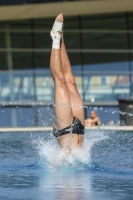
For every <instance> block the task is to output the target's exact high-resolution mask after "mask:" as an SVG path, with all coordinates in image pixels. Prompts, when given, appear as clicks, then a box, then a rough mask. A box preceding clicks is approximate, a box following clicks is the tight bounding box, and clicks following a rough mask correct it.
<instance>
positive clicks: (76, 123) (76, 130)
mask: <svg viewBox="0 0 133 200" xmlns="http://www.w3.org/2000/svg"><path fill="white" fill-rule="evenodd" d="M68 133H73V134H78V135H83V134H84V126H83V125H82V123H81V121H80V120H79V119H77V118H74V119H73V123H72V124H71V125H70V126H68V127H66V128H63V129H61V130H57V129H56V128H55V127H54V128H53V134H54V136H55V137H59V136H62V135H66V134H68Z"/></svg>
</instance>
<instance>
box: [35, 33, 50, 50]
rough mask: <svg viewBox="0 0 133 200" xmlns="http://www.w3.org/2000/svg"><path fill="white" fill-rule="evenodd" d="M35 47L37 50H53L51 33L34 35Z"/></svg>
mask: <svg viewBox="0 0 133 200" xmlns="http://www.w3.org/2000/svg"><path fill="white" fill-rule="evenodd" d="M34 45H35V48H45V49H47V48H48V49H51V46H52V40H51V38H50V34H49V32H47V33H34Z"/></svg>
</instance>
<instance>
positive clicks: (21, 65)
mask: <svg viewBox="0 0 133 200" xmlns="http://www.w3.org/2000/svg"><path fill="white" fill-rule="evenodd" d="M12 55H13V69H31V68H33V61H32V53H29V52H25V53H24V52H13V53H12Z"/></svg>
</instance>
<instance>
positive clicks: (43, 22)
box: [34, 17, 55, 32]
mask: <svg viewBox="0 0 133 200" xmlns="http://www.w3.org/2000/svg"><path fill="white" fill-rule="evenodd" d="M54 20H55V18H54V17H52V18H45V19H34V29H48V30H49V32H50V30H51V28H52V26H53V22H54Z"/></svg>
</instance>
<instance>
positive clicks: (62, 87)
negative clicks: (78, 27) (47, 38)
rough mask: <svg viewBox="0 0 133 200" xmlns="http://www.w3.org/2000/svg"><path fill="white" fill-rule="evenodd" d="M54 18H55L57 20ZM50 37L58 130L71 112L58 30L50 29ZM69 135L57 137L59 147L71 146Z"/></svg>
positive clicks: (68, 147) (67, 120)
mask: <svg viewBox="0 0 133 200" xmlns="http://www.w3.org/2000/svg"><path fill="white" fill-rule="evenodd" d="M57 18H58V20H59V21H60V20H63V19H62V18H63V16H62V15H58V17H57ZM57 18H56V20H57ZM51 37H52V39H53V44H52V51H51V58H50V70H51V73H52V77H53V80H54V84H55V93H54V103H55V108H54V109H55V115H56V119H57V120H56V123H55V127H56V129H58V130H60V129H63V128H66V127H67V126H69V125H71V124H72V122H73V114H72V109H71V102H70V94H69V91H68V86H67V83H66V80H65V77H64V75H63V72H62V64H61V50H60V39H61V35H60V32H57V31H55V29H54V30H53V29H52V31H51ZM70 136H71V135H70V134H66V135H63V136H60V137H58V142H59V144H60V147H63V148H64V149H65V150H69V149H70V148H71V137H70Z"/></svg>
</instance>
